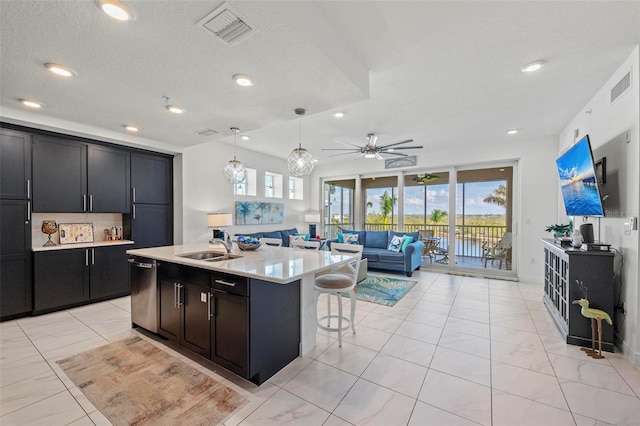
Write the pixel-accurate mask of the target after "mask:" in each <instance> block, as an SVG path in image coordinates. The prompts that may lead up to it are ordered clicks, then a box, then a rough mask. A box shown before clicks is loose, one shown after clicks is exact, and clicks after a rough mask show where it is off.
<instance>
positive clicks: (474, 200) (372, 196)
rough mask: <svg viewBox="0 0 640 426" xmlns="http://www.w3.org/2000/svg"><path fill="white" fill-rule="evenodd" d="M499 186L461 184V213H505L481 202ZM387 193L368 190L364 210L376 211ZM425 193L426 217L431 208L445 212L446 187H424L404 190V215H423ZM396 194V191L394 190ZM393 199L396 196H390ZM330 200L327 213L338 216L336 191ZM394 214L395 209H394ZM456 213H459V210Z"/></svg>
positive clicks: (501, 183) (459, 192) (487, 183)
mask: <svg viewBox="0 0 640 426" xmlns="http://www.w3.org/2000/svg"><path fill="white" fill-rule="evenodd" d="M500 185H506V181H494V182H471V183H467V184H465V200H466V204H465V213H466V214H471V215H477V214H497V215H503V214H505V213H506V212H505V209H504V208H503V207H500V206H497V205H495V204H488V203H485V202H484V201H483V200H484V198H485V197H487V196H488V195H490V194H491V193H492V192H493V190H494V189H496V188H498V186H500ZM385 190H386V191H387V192H388V193H389V194H391V188H371V189H369V190H368V191H367V200H366V201H367V202H371V204H372V205H373V207H372V208H369V209H367V212H376V213H377V212H378V211H380V196H381V195H382V194H383V193H384V191H385ZM425 190H426V191H427V214H430V213H431V212H432V211H433V210H434V209H438V210H444V211H446V212H448V211H449V185H448V184H444V185H425V186H411V187H405V214H407V215H414V214H423V212H424V204H423V203H424V191H425ZM396 191H397V189H396ZM394 195H396V196H397V194H394ZM331 197H332V211H331V214H332V215H334V214H339V204H340V203H339V200H338V198H339V191H336V193H335V194H333V195H331ZM348 198H349V197H348V196H346V197H345V202H344V204H345V209H344V210H345V212H349V211H350V210H351V209H350V206H349V200H348ZM457 199H458V201H457V205H458V209H459V210H462V209H461V206H462V204H461V200H462V184H458V195H457ZM395 211H396V214H397V206H396V210H395ZM458 213H462V212H461V211H459V212H458Z"/></svg>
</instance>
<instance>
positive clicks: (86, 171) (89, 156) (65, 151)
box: [33, 136, 130, 213]
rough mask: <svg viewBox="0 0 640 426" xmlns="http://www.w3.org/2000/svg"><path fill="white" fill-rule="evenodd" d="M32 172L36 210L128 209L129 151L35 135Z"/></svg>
mask: <svg viewBox="0 0 640 426" xmlns="http://www.w3.org/2000/svg"><path fill="white" fill-rule="evenodd" d="M33 171H34V173H33V210H34V211H36V212H51V213H62V212H71V213H73V212H75V213H78V212H92V213H128V212H129V206H130V197H129V187H130V175H129V172H130V153H129V152H128V151H125V150H120V149H116V148H110V147H106V146H101V145H88V144H86V143H82V142H76V141H70V140H65V139H57V138H50V137H44V136H35V137H34V141H33Z"/></svg>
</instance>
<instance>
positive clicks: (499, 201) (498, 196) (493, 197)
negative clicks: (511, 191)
mask: <svg viewBox="0 0 640 426" xmlns="http://www.w3.org/2000/svg"><path fill="white" fill-rule="evenodd" d="M482 201H484V202H485V203H488V204H495V205H498V206H500V207H504V208H506V207H507V187H506V185H500V186H499V187H497V188H496V189H494V190H493V192H492V193H491V194H490V195H487V196H486V197H484V200H482Z"/></svg>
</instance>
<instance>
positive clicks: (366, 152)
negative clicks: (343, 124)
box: [322, 133, 422, 160]
mask: <svg viewBox="0 0 640 426" xmlns="http://www.w3.org/2000/svg"><path fill="white" fill-rule="evenodd" d="M367 140H368V142H367V144H366V145H365V146H358V145H355V144H352V143H348V142H340V141H336V142H338V143H341V144H343V145H350V146H353V147H354V148H322V151H349V152H342V153H339V154H333V155H330V156H329V157H337V156H339V155H347V154H357V155H356V157H355V158H360V157H362V156H364V157H365V158H377V159H378V160H384V157H383V156H382V155H381V154H390V155H397V156H399V157H406V156H407V154H405V153H403V152H396V150H400V149H422V145H420V146H398V145H402V144H405V143H409V142H413V139H407V140H406V141H401V142H395V143H390V144H388V145H376V142H377V140H378V137H377V136H376V135H375V134H373V133H369V134H368V135H367Z"/></svg>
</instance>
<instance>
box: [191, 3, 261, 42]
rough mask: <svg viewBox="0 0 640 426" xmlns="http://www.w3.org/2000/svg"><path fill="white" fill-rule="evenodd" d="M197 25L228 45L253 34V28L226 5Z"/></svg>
mask: <svg viewBox="0 0 640 426" xmlns="http://www.w3.org/2000/svg"><path fill="white" fill-rule="evenodd" d="M198 24H200V25H202V26H203V27H204V28H205V29H207V30H209V31H211V32H212V33H213V34H214V35H215V36H216V37H218V38H220V39H221V40H223V41H224V42H226V43H228V44H230V45H234V44H236V43H238V42H239V41H240V40H243V39H245V38H247V37H248V36H249V35H251V34H252V33H253V28H251V26H250V25H249V24H247V22H246V21H245V20H244V19H243V18H241V17H240V16H239V15H238V14H237V13H236V12H234V11H233V10H231V9H230V8H229V6H228V5H227V4H223V5H222V6H220V7H218V8H217V9H216V10H214V11H213V12H211V13H210V14H208V15H207V16H206V17H205V18H204V19H202V20H201V21H200V22H199V23H198Z"/></svg>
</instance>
